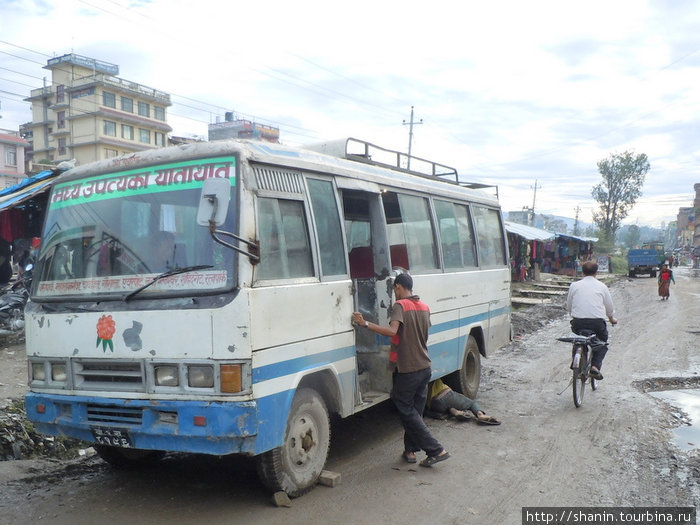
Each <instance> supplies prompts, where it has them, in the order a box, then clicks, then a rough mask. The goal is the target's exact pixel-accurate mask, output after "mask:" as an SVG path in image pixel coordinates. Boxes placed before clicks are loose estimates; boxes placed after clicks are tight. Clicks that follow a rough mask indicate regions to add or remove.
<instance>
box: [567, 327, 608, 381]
mask: <svg viewBox="0 0 700 525" xmlns="http://www.w3.org/2000/svg"><path fill="white" fill-rule="evenodd" d="M571 330H572V331H573V332H574V333H575V334H578V333H579V331H580V330H593V331H594V332H595V335H596V337H597V338H598V339H600V340H601V341H605V342H606V343H607V342H608V326H607V325H606V324H605V319H572V320H571ZM607 353H608V347H607V345H599V346H594V347H593V359H591V366H594V367H596V368H597V369H598V370H600V367H601V366H603V358H604V357H605V354H607Z"/></svg>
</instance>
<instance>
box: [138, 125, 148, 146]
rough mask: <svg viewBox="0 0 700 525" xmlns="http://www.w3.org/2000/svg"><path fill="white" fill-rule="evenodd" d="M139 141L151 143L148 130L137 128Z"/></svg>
mask: <svg viewBox="0 0 700 525" xmlns="http://www.w3.org/2000/svg"><path fill="white" fill-rule="evenodd" d="M139 142H143V143H145V144H150V143H151V132H150V131H148V130H147V129H141V128H139Z"/></svg>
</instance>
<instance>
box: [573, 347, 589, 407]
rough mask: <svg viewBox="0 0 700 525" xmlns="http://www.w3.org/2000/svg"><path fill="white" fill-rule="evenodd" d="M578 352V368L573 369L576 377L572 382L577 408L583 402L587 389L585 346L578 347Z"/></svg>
mask: <svg viewBox="0 0 700 525" xmlns="http://www.w3.org/2000/svg"><path fill="white" fill-rule="evenodd" d="M576 352H578V353H580V355H581V358H580V359H579V363H578V368H576V369H575V370H574V371H573V374H574V377H573V381H572V382H571V384H572V386H573V391H574V405H576V408H578V407H580V406H581V405H582V404H583V393H584V391H585V390H586V354H585V353H584V352H583V348H581V347H578V348H577V349H576Z"/></svg>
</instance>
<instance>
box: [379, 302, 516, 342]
mask: <svg viewBox="0 0 700 525" xmlns="http://www.w3.org/2000/svg"><path fill="white" fill-rule="evenodd" d="M508 313H510V306H504V307H503V308H498V309H497V310H492V311H491V312H481V313H480V314H474V315H470V316H469V317H463V318H462V319H453V320H451V321H445V322H444V323H439V324H436V325H432V326H431V327H430V331H429V332H428V334H429V335H430V334H439V333H440V332H447V331H448V330H455V329H457V328H461V327H463V326H468V325H470V324H472V323H477V322H481V321H486V320H488V319H489V318H491V319H492V318H494V317H500V316H501V315H506V314H508ZM377 340H378V344H383V345H388V344H391V339H390V338H389V337H387V336H385V335H378V336H377Z"/></svg>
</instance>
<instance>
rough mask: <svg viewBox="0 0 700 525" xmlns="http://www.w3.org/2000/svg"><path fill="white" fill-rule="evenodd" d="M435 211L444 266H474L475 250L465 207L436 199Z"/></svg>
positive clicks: (448, 267)
mask: <svg viewBox="0 0 700 525" xmlns="http://www.w3.org/2000/svg"><path fill="white" fill-rule="evenodd" d="M435 213H436V215H437V218H438V224H439V228H440V239H441V243H442V258H443V262H444V265H445V268H446V269H450V268H453V269H454V268H473V267H475V266H476V256H475V252H476V250H475V247H474V235H473V233H472V225H471V221H470V220H469V210H468V209H467V207H466V206H464V205H461V204H454V203H451V202H445V201H440V200H436V201H435Z"/></svg>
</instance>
